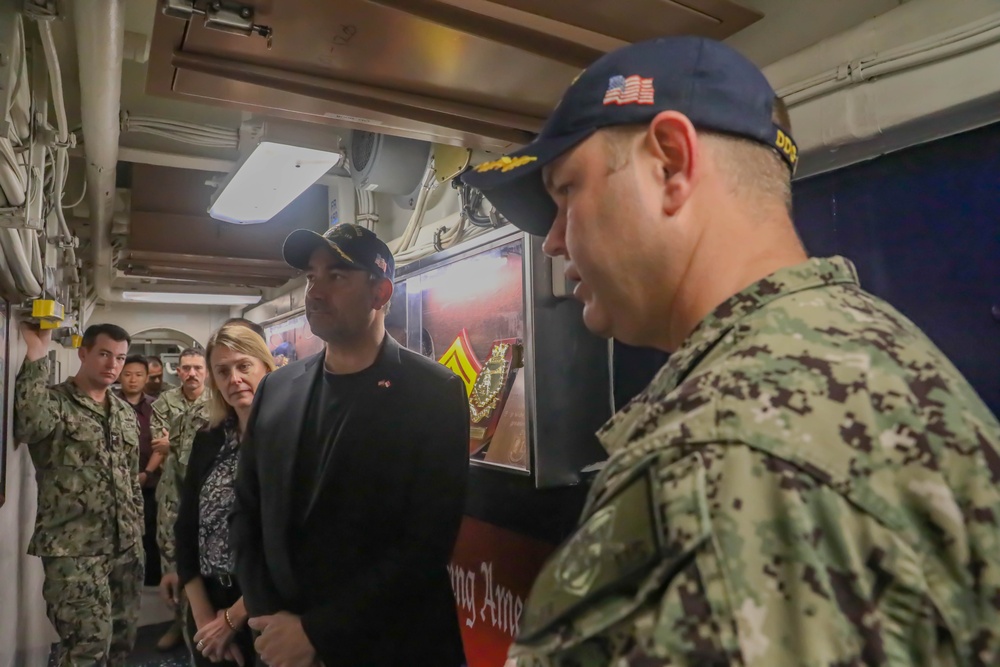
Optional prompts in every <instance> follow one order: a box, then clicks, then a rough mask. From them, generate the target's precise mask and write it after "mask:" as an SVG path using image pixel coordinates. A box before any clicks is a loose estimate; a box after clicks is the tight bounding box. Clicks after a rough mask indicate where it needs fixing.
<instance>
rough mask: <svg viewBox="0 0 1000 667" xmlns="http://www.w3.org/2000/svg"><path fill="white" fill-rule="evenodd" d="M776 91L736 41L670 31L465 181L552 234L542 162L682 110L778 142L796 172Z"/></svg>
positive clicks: (611, 66)
mask: <svg viewBox="0 0 1000 667" xmlns="http://www.w3.org/2000/svg"><path fill="white" fill-rule="evenodd" d="M775 100H776V95H775V92H774V89H773V88H772V87H771V84H770V83H768V81H767V79H766V78H764V74H763V73H762V72H761V71H760V69H758V68H757V66H756V65H754V64H753V63H752V62H750V61H749V60H747V59H746V58H744V57H743V56H742V55H740V53H738V52H737V51H735V50H734V49H732V48H731V47H729V46H726V45H725V44H723V43H721V42H717V41H715V40H711V39H706V38H703V37H664V38H661V39H655V40H650V41H647V42H640V43H637V44H631V45H629V46H624V47H622V48H620V49H617V50H615V51H612V52H611V53H608V54H606V55H604V56H602V57H601V58H599V59H598V60H597V61H595V62H594V63H593V64H592V65H591V66H590V67H588V68H587V69H586V70H584V71H583V72H582V73H581V74H580V76H578V77H577V78H576V80H575V81H574V82H573V83H572V84H571V85H570V87H569V88H568V89H567V90H566V92H565V93H564V94H563V97H562V100H561V101H560V102H559V105H558V106H557V107H556V109H555V111H553V112H552V115H551V116H550V117H549V119H548V121H547V122H546V123H545V126H544V127H543V128H542V131H541V132H540V133H539V135H538V137H537V138H536V139H535V140H534V141H533V142H531V143H530V144H528V145H527V146H525V147H524V148H522V149H520V150H518V151H515V152H513V153H511V154H510V155H506V156H504V157H502V158H500V159H499V160H493V161H491V162H486V163H484V164H481V165H479V166H477V167H475V168H473V169H471V170H469V171H467V172H465V173H464V174H463V175H462V181H463V182H465V183H466V184H468V185H470V186H472V187H474V188H477V189H479V190H481V191H482V192H483V194H485V195H486V197H487V198H488V199H489V200H490V203H492V204H493V205H494V206H496V208H497V210H498V211H499V212H500V213H501V214H502V215H503V216H504V217H505V218H507V219H508V220H510V221H511V223H513V224H514V225H515V226H517V227H519V228H520V229H523V230H524V231H526V232H529V233H531V234H537V235H539V236H544V235H545V234H547V233H548V231H549V228H550V227H551V226H552V220H553V219H554V218H555V216H556V205H555V203H554V202H553V201H552V198H551V197H550V196H549V194H548V192H546V190H545V186H544V185H543V182H542V167H544V166H545V165H547V164H549V163H550V162H552V161H553V160H555V159H556V158H558V157H559V156H560V155H562V154H563V153H565V152H566V151H568V150H570V149H571V148H573V147H574V146H576V145H577V144H579V143H580V142H582V141H583V140H585V139H587V138H588V137H590V136H591V135H592V134H594V132H596V131H597V130H599V129H601V128H604V127H610V126H614V125H629V124H633V123H636V124H638V123H644V122H649V121H650V120H652V119H653V118H654V117H655V116H656V115H657V114H658V113H660V112H662V111H668V110H672V111H677V112H680V113H682V114H684V115H685V116H687V117H688V119H690V121H691V123H692V124H693V125H694V126H695V127H697V128H699V129H702V130H710V131H715V132H719V133H722V134H729V135H734V136H737V137H743V138H746V139H751V140H753V141H757V142H760V143H761V144H763V145H765V146H770V147H771V148H774V149H775V150H776V151H777V153H778V155H780V156H781V158H782V159H783V160H784V161H785V162H786V164H787V165H788V167H789V169H790V170H791V171H792V172H793V173H794V171H795V165H796V163H797V162H798V149H797V147H796V145H795V142H794V141H793V140H792V138H791V136H790V134H789V132H788V128H783V127H780V126H778V125H776V124H775V123H774V121H773V120H772V116H773V114H774V105H775Z"/></svg>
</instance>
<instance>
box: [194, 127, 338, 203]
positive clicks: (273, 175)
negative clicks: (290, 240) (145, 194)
mask: <svg viewBox="0 0 1000 667" xmlns="http://www.w3.org/2000/svg"><path fill="white" fill-rule="evenodd" d="M341 158H342V155H341V154H340V153H330V152H327V151H319V150H315V149H313V148H301V147H299V146H290V145H288V144H279V143H274V142H271V141H262V142H261V143H259V144H257V147H256V148H254V150H253V152H252V153H251V154H250V157H248V158H247V159H246V161H245V162H243V164H242V165H240V167H239V169H237V171H236V173H235V174H234V175H233V177H232V178H231V179H230V180H229V182H228V183H226V185H225V186H224V187H223V188H222V191H221V192H220V193H219V195H218V197H217V198H216V199H215V202H214V203H213V204H212V207H211V208H210V209H209V210H208V213H209V215H211V216H212V217H213V218H215V219H216V220H224V221H226V222H235V223H260V222H267V221H268V220H270V219H271V218H273V217H274V216H275V215H277V213H278V212H279V211H281V210H282V209H283V208H285V207H286V206H288V205H289V204H290V203H291V202H292V200H294V199H295V198H296V197H298V196H299V195H300V194H302V193H303V192H304V191H305V189H306V188H308V187H309V186H310V185H312V184H313V183H315V182H316V181H317V180H319V178H320V177H321V176H322V175H323V174H325V173H326V172H328V171H330V169H332V168H333V167H335V166H336V165H337V163H338V162H340V160H341Z"/></svg>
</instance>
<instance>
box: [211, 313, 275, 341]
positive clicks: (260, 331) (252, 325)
mask: <svg viewBox="0 0 1000 667" xmlns="http://www.w3.org/2000/svg"><path fill="white" fill-rule="evenodd" d="M230 324H237V325H239V326H241V327H246V328H247V329H249V330H250V331H252V332H254V333H255V334H257V335H258V336H260V338H261V340H263V341H266V340H267V334H265V333H264V327H262V326H260V325H259V324H257V323H256V322H251V321H250V320H248V319H247V318H245V317H230V318H229V319H228V320H226V321H225V322H223V323H222V327H228V326H229V325H230ZM222 327H219V328H220V329H221V328H222Z"/></svg>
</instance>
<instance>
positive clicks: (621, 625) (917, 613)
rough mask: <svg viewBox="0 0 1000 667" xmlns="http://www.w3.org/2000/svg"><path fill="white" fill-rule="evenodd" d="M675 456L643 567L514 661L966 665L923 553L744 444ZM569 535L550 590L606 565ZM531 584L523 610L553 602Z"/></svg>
mask: <svg viewBox="0 0 1000 667" xmlns="http://www.w3.org/2000/svg"><path fill="white" fill-rule="evenodd" d="M672 458H673V460H671V461H669V462H667V463H665V464H664V463H660V462H659V461H658V460H657V461H655V462H654V464H653V465H652V466H651V468H650V470H651V471H652V472H650V473H649V474H650V475H651V482H650V484H651V488H652V496H653V498H654V502H653V505H654V511H655V512H656V516H657V517H658V525H659V528H658V531H659V533H660V540H661V544H662V547H661V549H662V551H661V556H660V558H659V559H658V560H657V561H656V563H655V565H653V566H651V567H650V568H648V569H647V570H646V571H645V572H644V573H643V575H642V576H641V577H639V578H638V579H636V578H632V579H631V580H629V579H627V578H623V579H622V580H619V581H616V582H614V583H613V584H612V585H610V586H609V587H606V588H605V590H603V591H587V592H585V593H584V594H583V596H582V599H581V604H580V606H579V607H577V609H578V611H575V612H574V611H570V613H569V614H568V615H567V616H565V617H563V618H562V619H561V621H560V622H559V623H557V624H555V625H553V626H551V627H550V628H549V629H548V631H547V633H544V634H542V636H540V637H534V638H531V641H530V642H528V641H520V642H519V643H518V644H516V645H515V646H514V647H513V648H512V650H511V655H512V657H516V658H517V664H518V665H519V666H520V667H542V666H546V667H548V666H560V667H570V666H572V667H598V666H602V667H603V666H605V665H615V666H616V667H640V666H641V667H664V666H667V665H669V666H680V665H683V666H688V665H692V666H693V665H746V666H754V667H758V666H759V667H765V666H768V667H774V666H778V667H783V666H786V665H787V666H788V667H792V666H793V665H794V666H798V665H823V666H826V665H848V664H878V665H889V664H891V665H918V664H927V665H930V664H933V665H959V664H967V663H964V661H963V659H962V658H961V657H960V655H961V654H962V653H964V652H965V651H966V650H967V649H966V647H965V646H962V645H960V644H961V643H962V642H961V640H960V638H956V637H954V636H952V635H950V634H949V631H948V628H947V627H946V626H947V625H948V623H947V621H946V620H945V619H946V618H948V616H949V615H950V614H951V612H952V611H953V610H952V609H950V608H949V605H950V604H951V603H952V601H951V600H948V599H944V598H943V597H942V596H941V595H939V594H938V591H935V590H933V587H932V586H930V585H929V584H928V582H927V580H926V578H925V576H924V575H923V573H922V572H921V567H922V566H923V565H925V558H926V554H923V553H920V554H918V553H917V552H916V551H915V550H914V549H913V548H912V547H911V546H910V544H909V543H908V542H907V541H906V540H905V539H904V537H903V536H902V535H901V533H900V532H899V531H894V530H892V529H890V528H889V527H887V526H885V525H883V524H882V523H881V522H879V521H876V520H875V519H873V518H872V517H871V516H870V515H869V514H867V513H866V512H864V511H862V510H861V509H859V508H858V507H857V506H855V505H854V504H853V503H851V502H849V501H848V500H847V499H846V498H845V496H843V495H841V494H840V493H838V492H837V491H835V490H834V489H832V488H831V487H830V486H828V485H826V484H824V483H823V480H819V479H816V478H815V477H814V476H812V475H810V474H807V473H806V472H804V471H803V470H801V469H800V468H797V467H794V466H793V465H791V464H789V463H787V462H785V461H784V460H781V459H778V458H775V457H772V456H770V455H768V454H766V453H763V452H761V451H758V450H755V449H752V448H750V447H748V446H746V445H742V444H739V443H736V444H711V445H705V446H700V447H697V448H689V449H688V450H687V453H686V454H685V455H683V456H680V457H676V455H673V456H672ZM625 477H627V475H625ZM639 479H641V476H640V477H639ZM611 486H613V485H609V487H608V488H610V487H611ZM601 508H602V505H601V504H600V502H598V503H597V504H596V505H595V507H594V508H593V509H592V510H591V511H590V512H589V514H590V515H591V516H593V515H595V514H596V513H597V512H599V511H600V510H601ZM587 525H588V523H587V520H586V518H585V520H584V522H583V523H582V524H581V526H582V529H585V527H586V526H587ZM579 534H580V530H578V532H577V534H576V535H575V536H574V537H572V538H571V539H570V540H569V541H568V542H567V543H566V544H565V545H563V547H561V548H560V551H559V552H557V553H556V555H555V556H554V559H555V560H557V561H558V560H560V559H561V564H560V566H559V568H556V569H555V570H554V572H556V576H554V577H553V579H554V582H553V584H552V585H553V586H565V587H572V586H578V585H580V582H581V581H583V582H586V581H587V577H588V576H590V575H593V576H595V577H597V578H598V579H599V578H600V572H601V570H602V568H604V569H609V570H614V568H615V567H616V565H615V558H616V555H615V554H616V553H618V556H617V557H620V554H621V550H620V549H616V545H615V544H613V543H611V544H609V543H607V542H605V544H603V545H602V548H601V549H600V550H599V553H600V554H601V555H600V556H598V557H596V558H595V556H594V552H593V551H590V552H589V555H588V552H587V551H586V550H575V551H574V549H573V547H572V545H573V544H574V541H576V542H577V543H578V542H579V539H578V537H577V536H578V535H579ZM992 560H993V561H994V563H995V561H996V557H993V558H992ZM546 571H548V570H546ZM567 573H568V574H567ZM595 573H596V574H595ZM560 577H561V579H560ZM537 590H538V584H537V583H536V588H535V589H534V590H533V592H532V596H531V598H530V599H529V602H528V605H527V608H526V611H525V614H526V616H530V615H531V614H532V613H533V612H532V611H530V608H531V607H533V606H538V605H540V604H541V605H545V604H546V603H549V602H551V600H552V597H551V596H549V597H548V598H547V599H541V598H540V597H538V596H537V595H536V593H537ZM549 590H551V588H550V589H549ZM993 618H994V619H995V614H994V615H993ZM971 664H985V663H979V662H977V661H973V662H972V663H971Z"/></svg>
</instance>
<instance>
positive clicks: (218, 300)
mask: <svg viewBox="0 0 1000 667" xmlns="http://www.w3.org/2000/svg"><path fill="white" fill-rule="evenodd" d="M122 299H124V300H125V301H132V302H136V303H173V304H181V305H192V306H251V305H253V304H255V303H260V295H259V294H191V293H188V292H122Z"/></svg>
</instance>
